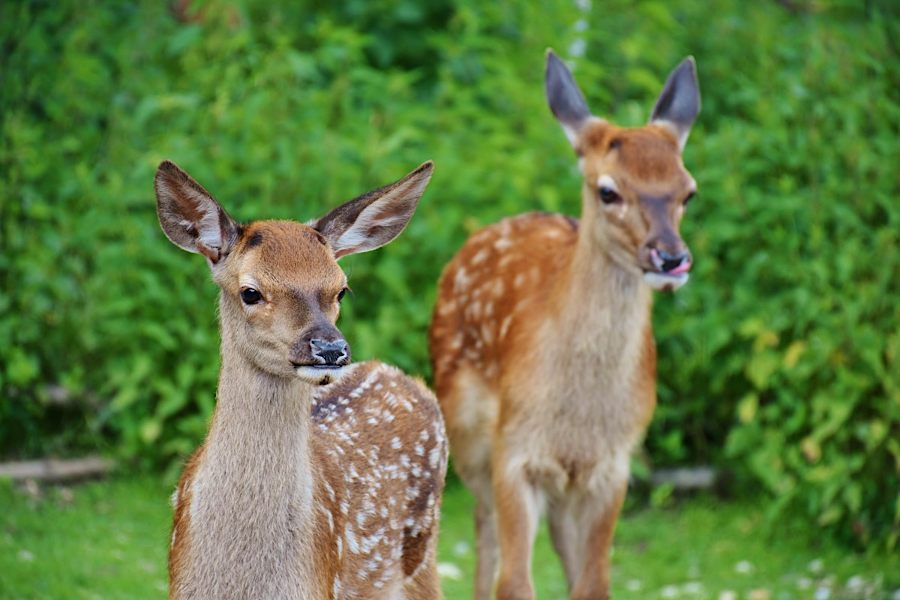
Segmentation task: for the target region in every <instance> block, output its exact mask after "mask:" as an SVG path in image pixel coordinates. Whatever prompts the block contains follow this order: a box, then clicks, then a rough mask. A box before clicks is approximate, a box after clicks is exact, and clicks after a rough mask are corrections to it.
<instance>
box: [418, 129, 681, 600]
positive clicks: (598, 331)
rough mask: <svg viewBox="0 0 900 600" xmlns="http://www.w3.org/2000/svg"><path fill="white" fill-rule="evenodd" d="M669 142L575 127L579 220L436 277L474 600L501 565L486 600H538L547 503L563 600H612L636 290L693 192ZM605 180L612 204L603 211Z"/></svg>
mask: <svg viewBox="0 0 900 600" xmlns="http://www.w3.org/2000/svg"><path fill="white" fill-rule="evenodd" d="M677 135H678V131H677V130H673V129H671V128H670V127H669V125H668V124H667V123H664V122H655V123H651V124H650V125H647V126H645V127H642V128H633V129H626V128H620V127H616V126H614V125H611V124H609V123H607V122H606V121H603V120H600V119H596V118H590V119H584V120H583V121H582V122H579V125H578V129H577V135H576V136H575V138H574V139H573V145H574V147H575V150H576V153H577V154H578V155H579V156H580V159H581V160H580V164H581V169H582V173H583V175H584V186H583V189H582V215H581V219H580V220H579V221H576V220H574V219H571V218H568V217H563V216H560V215H550V214H542V213H528V214H524V215H520V216H517V217H512V218H508V219H504V220H503V221H501V222H499V223H497V224H495V225H491V226H489V227H486V228H484V229H482V230H480V231H478V232H476V233H474V234H473V235H472V236H471V237H470V238H469V240H468V241H467V242H466V243H465V244H464V245H463V247H462V248H461V249H460V251H459V252H458V253H457V254H456V256H455V257H454V258H453V260H451V262H450V263H449V264H448V265H447V266H446V268H445V269H444V271H443V273H442V275H441V278H440V282H439V284H438V299H437V304H436V306H435V311H434V317H433V320H432V324H431V329H430V335H429V344H430V350H431V357H432V365H433V369H434V380H435V391H436V392H437V395H438V398H439V400H440V403H441V409H442V410H443V412H444V417H445V419H446V421H447V429H448V434H449V436H450V441H451V446H452V448H453V453H454V465H455V466H456V469H457V471H458V472H459V474H460V477H461V478H462V479H463V481H464V482H465V483H466V485H467V486H468V487H469V488H470V489H471V490H472V491H473V493H474V494H475V496H476V498H477V508H476V515H475V519H476V531H477V538H478V555H479V556H478V574H477V577H476V585H475V588H476V589H475V597H476V599H479V600H486V599H487V598H488V596H489V594H490V591H491V589H492V586H493V579H494V571H495V567H496V564H497V559H498V554H499V578H498V580H497V597H498V598H501V599H503V600H507V599H513V598H515V599H519V598H522V599H530V598H533V595H534V593H533V590H532V587H531V583H530V573H529V571H530V563H531V547H532V544H533V541H534V535H535V531H536V526H537V520H538V514H539V509H540V506H541V504H542V503H544V502H546V505H547V509H548V518H549V521H550V530H551V534H552V538H553V542H554V546H555V548H556V550H557V553H558V554H559V555H560V557H561V559H562V561H563V565H564V567H565V570H566V575H567V578H568V582H569V587H570V592H571V594H572V597H573V598H602V599H606V598H608V586H609V559H608V555H609V548H610V545H611V543H612V537H613V530H614V527H615V522H616V519H617V517H618V514H619V511H620V509H621V506H622V503H623V501H624V498H625V492H626V488H627V479H628V473H629V456H630V453H631V451H632V450H633V448H634V447H635V446H636V445H637V444H638V442H639V441H640V439H641V437H642V435H643V433H644V430H645V428H646V426H647V424H648V423H649V421H650V419H651V417H652V414H653V410H654V408H655V405H656V388H655V382H656V348H655V345H654V341H653V333H652V326H651V322H650V313H651V300H652V295H651V288H650V287H649V286H648V285H647V284H646V283H645V281H644V280H643V276H644V273H645V272H647V271H649V270H653V269H655V266H654V264H653V257H652V256H651V250H652V249H654V248H655V249H663V250H665V251H667V252H672V253H674V252H677V251H682V250H684V249H685V246H684V244H683V242H682V241H681V238H680V236H679V235H678V234H677V229H678V223H679V221H680V219H681V216H682V214H683V212H684V208H683V203H684V200H685V198H686V197H687V195H688V194H689V193H690V192H691V191H692V189H693V186H694V183H693V180H692V179H691V177H690V175H689V174H688V173H687V171H686V170H685V169H684V167H683V165H682V163H681V151H680V147H679V143H678V137H677ZM601 176H605V177H608V178H612V180H614V182H615V184H616V186H617V188H618V192H619V193H620V194H621V199H622V201H621V202H620V203H619V204H613V205H604V204H603V203H601V202H600V200H599V199H598V180H600V178H601ZM604 181H605V180H604ZM662 275H663V276H665V273H662Z"/></svg>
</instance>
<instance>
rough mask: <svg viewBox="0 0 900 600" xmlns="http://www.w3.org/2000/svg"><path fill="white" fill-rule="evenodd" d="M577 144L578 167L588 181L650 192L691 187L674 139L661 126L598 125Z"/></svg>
mask: <svg viewBox="0 0 900 600" xmlns="http://www.w3.org/2000/svg"><path fill="white" fill-rule="evenodd" d="M581 147H582V169H583V171H584V175H585V181H586V182H588V183H589V184H596V185H597V186H598V187H604V186H605V187H611V188H613V189H615V190H616V191H619V192H625V191H626V190H627V189H635V190H637V191H639V192H640V193H651V194H659V193H663V192H665V191H667V190H668V191H670V192H681V191H682V190H685V189H689V188H692V187H694V186H695V183H694V180H693V179H692V178H691V176H690V174H689V173H688V172H687V170H686V169H685V168H684V164H683V162H682V160H681V152H680V151H679V150H678V145H677V142H676V141H675V138H674V137H673V136H672V134H671V132H669V131H668V130H667V129H666V128H664V127H658V126H654V125H648V126H645V127H636V128H625V127H615V126H612V125H606V124H598V125H595V126H594V127H592V128H591V129H590V130H589V131H587V132H586V133H585V136H584V140H583V144H582V146H581ZM610 183H612V184H613V185H610Z"/></svg>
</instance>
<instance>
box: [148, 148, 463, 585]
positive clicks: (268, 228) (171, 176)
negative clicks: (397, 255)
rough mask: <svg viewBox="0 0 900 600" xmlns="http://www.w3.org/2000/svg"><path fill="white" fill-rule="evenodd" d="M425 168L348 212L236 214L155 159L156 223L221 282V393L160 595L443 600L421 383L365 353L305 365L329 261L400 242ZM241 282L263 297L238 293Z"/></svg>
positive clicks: (432, 404)
mask: <svg viewBox="0 0 900 600" xmlns="http://www.w3.org/2000/svg"><path fill="white" fill-rule="evenodd" d="M423 167H427V168H425V169H420V170H418V171H416V172H414V173H413V174H411V175H410V176H409V177H408V178H405V179H404V180H401V181H400V182H398V183H397V184H394V185H393V186H388V187H387V188H382V189H381V190H378V191H377V192H375V193H374V196H373V195H372V194H369V195H366V196H365V197H361V198H362V199H357V200H356V201H354V202H356V206H357V210H355V211H353V214H351V215H350V216H347V214H346V211H344V212H340V211H336V212H335V213H334V214H330V215H326V217H323V218H322V219H320V220H318V221H315V222H314V223H312V225H304V224H301V223H296V222H292V221H262V222H256V223H251V224H249V225H245V226H242V225H239V224H237V223H235V222H234V221H232V220H231V219H230V217H228V215H227V214H226V213H225V212H224V210H221V207H220V206H219V205H218V203H217V202H216V201H215V200H213V199H212V197H211V196H209V195H208V193H207V192H206V191H205V190H203V188H202V187H200V186H199V184H197V183H196V182H194V181H193V180H192V179H190V178H189V177H188V176H187V174H185V173H184V172H183V171H181V170H180V169H178V168H177V167H175V166H174V165H173V164H171V163H163V165H161V166H160V170H159V172H158V174H157V196H158V202H159V213H160V222H161V224H162V226H163V229H164V230H165V232H166V234H167V235H168V236H169V237H170V239H172V240H173V241H174V242H175V243H177V244H178V245H179V246H181V247H183V248H185V249H187V250H191V251H194V252H198V253H201V254H203V255H204V256H206V257H207V259H208V262H209V264H210V267H211V269H212V273H213V278H214V279H215V281H216V283H217V284H218V285H219V286H220V288H221V294H220V298H219V312H220V323H221V331H222V370H221V374H220V379H219V388H218V394H217V404H216V410H215V413H214V415H213V419H212V423H211V425H210V428H209V432H208V435H207V437H206V440H205V441H204V443H203V445H202V446H201V447H200V448H199V449H198V450H197V452H196V453H195V454H194V455H193V456H192V457H191V459H190V460H189V461H188V463H187V465H186V467H185V470H184V474H183V475H182V477H181V480H180V481H179V484H178V487H177V490H176V493H175V495H174V497H173V505H174V525H173V530H172V544H171V550H170V553H169V575H170V581H171V585H170V597H171V598H179V599H181V598H272V599H274V598H285V599H287V598H294V599H308V598H309V599H314V598H346V599H351V598H366V599H369V598H373V599H376V598H385V599H387V598H390V599H395V598H399V599H406V600H412V599H414V598H421V599H434V598H440V596H441V593H440V585H439V584H440V582H439V579H438V576H437V568H436V562H435V558H436V557H435V552H436V543H437V530H438V515H439V509H440V497H441V492H442V488H443V481H444V476H445V473H446V466H447V442H446V438H445V433H444V424H443V419H442V417H441V414H440V411H439V409H438V406H437V402H436V399H435V397H434V395H433V394H432V393H431V392H430V391H429V390H428V389H427V388H426V387H425V385H424V384H423V383H422V382H421V381H418V380H415V379H412V378H410V377H407V376H406V375H404V374H403V373H402V372H400V371H399V370H397V369H396V368H394V367H390V366H387V365H384V364H381V363H377V362H365V363H358V364H352V365H349V366H342V367H340V368H337V365H336V366H335V368H333V369H331V370H327V371H323V370H317V369H316V368H314V366H310V365H315V364H316V361H315V356H314V349H313V350H311V349H310V342H309V340H310V338H311V337H325V338H329V339H342V338H341V337H340V332H338V330H337V329H336V328H335V326H334V323H335V321H336V319H337V317H338V313H339V302H338V295H339V293H340V292H341V290H343V289H344V288H345V286H346V277H345V275H344V273H343V272H342V271H341V269H340V268H339V267H338V265H337V262H336V258H335V255H336V254H337V252H338V251H339V249H343V250H344V251H345V252H344V253H345V254H349V253H351V252H353V251H365V250H369V249H372V248H374V247H377V246H378V245H381V244H383V243H387V242H388V241H390V240H391V239H393V237H396V235H398V234H399V233H400V231H401V230H402V229H403V227H404V226H405V224H406V222H408V220H409V217H410V216H411V215H412V211H413V210H414V208H415V204H416V202H417V201H418V196H419V195H420V194H421V192H422V190H423V189H424V186H425V184H427V179H428V177H429V176H430V165H423ZM361 203H364V206H362V208H360V204H361ZM369 207H374V210H373V211H371V212H369V213H368V215H369V216H363V217H361V216H360V215H361V214H365V211H366V210H367V209H368V208H369ZM373 214H374V216H372V215H373ZM383 219H387V220H388V224H389V225H390V227H387V228H386V227H384V224H383V222H382V220H383ZM348 236H349V237H348ZM348 239H349V240H350V242H352V244H351V245H349V246H348V245H347V240H348ZM248 287H252V288H253V289H255V290H258V292H259V293H260V294H261V297H262V299H261V300H260V301H259V302H253V303H249V304H248V303H247V302H246V301H245V300H243V299H242V290H245V289H247V288H248ZM348 352H349V351H348ZM335 378H337V381H336V382H333V383H330V384H328V385H320V384H321V383H323V382H327V381H332V380H334V379H335Z"/></svg>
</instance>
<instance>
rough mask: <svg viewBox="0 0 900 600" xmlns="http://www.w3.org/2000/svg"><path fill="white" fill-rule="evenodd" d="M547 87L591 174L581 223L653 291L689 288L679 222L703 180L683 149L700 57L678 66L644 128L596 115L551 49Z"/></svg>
mask: <svg viewBox="0 0 900 600" xmlns="http://www.w3.org/2000/svg"><path fill="white" fill-rule="evenodd" d="M546 89H547V99H548V101H549V103H550V109H551V110H552V111H553V114H554V115H555V116H556V118H557V119H558V120H559V122H560V124H561V125H562V128H563V131H565V133H566V137H568V139H569V142H570V143H571V144H572V147H573V148H574V149H575V153H576V154H577V155H578V159H579V160H578V163H579V167H580V169H581V173H582V175H583V176H584V186H583V213H582V226H583V227H590V228H592V232H593V234H594V236H595V238H596V239H597V241H598V243H599V245H600V247H601V248H602V249H603V251H605V252H607V253H608V254H609V256H610V258H611V259H612V260H613V261H614V262H616V263H617V264H619V265H620V266H622V267H624V268H626V269H629V270H633V271H637V272H641V273H643V276H644V279H645V280H646V281H647V283H648V284H650V286H652V287H653V288H654V289H658V290H675V289H677V288H679V287H681V286H682V285H684V284H685V283H686V282H687V279H688V271H689V270H690V268H691V262H692V257H691V254H690V251H689V250H688V248H687V245H686V244H685V243H684V241H683V240H682V239H681V235H680V234H679V232H678V227H679V224H680V223H681V219H682V217H683V216H684V212H685V208H686V206H687V203H688V202H689V201H690V199H691V198H692V197H693V196H694V194H695V192H696V189H697V184H696V182H695V181H694V179H693V177H691V175H690V173H688V171H687V169H685V168H684V164H683V163H682V160H681V152H682V150H683V149H684V144H685V142H686V141H687V138H688V134H689V132H690V128H691V125H692V124H693V122H694V119H695V118H696V117H697V114H698V113H699V112H700V89H699V84H698V82H697V73H696V66H695V63H694V59H693V58H692V57H688V58H686V59H685V60H684V61H683V62H682V63H681V64H680V65H679V66H678V67H677V68H676V69H675V70H674V71H672V73H671V74H670V75H669V77H668V79H667V80H666V83H665V86H664V87H663V90H662V92H661V93H660V95H659V98H658V99H657V100H656V104H655V105H654V107H653V111H652V112H651V114H650V121H649V123H648V124H647V125H645V126H643V127H633V128H626V127H618V126H616V125H613V124H611V123H609V122H608V121H606V120H604V119H601V118H598V117H595V116H593V115H592V114H591V112H590V110H589V109H588V107H587V103H586V102H585V99H584V96H583V95H582V93H581V90H579V88H578V84H577V83H575V79H574V78H573V77H572V74H571V72H570V71H569V69H568V68H567V67H566V66H565V64H564V63H563V62H562V61H561V60H560V59H559V57H557V56H556V54H554V53H553V51H548V53H547V72H546Z"/></svg>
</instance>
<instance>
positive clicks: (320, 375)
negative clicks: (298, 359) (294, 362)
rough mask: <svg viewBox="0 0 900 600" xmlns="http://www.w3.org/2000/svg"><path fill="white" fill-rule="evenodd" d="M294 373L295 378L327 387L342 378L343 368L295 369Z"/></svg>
mask: <svg viewBox="0 0 900 600" xmlns="http://www.w3.org/2000/svg"><path fill="white" fill-rule="evenodd" d="M294 371H295V372H296V373H297V377H299V378H300V379H302V380H303V381H305V382H307V383H311V384H312V385H328V384H329V383H334V382H335V381H337V380H338V379H340V378H341V376H343V374H344V371H345V368H344V367H329V368H327V369H326V368H322V367H296V368H295V369H294Z"/></svg>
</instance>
